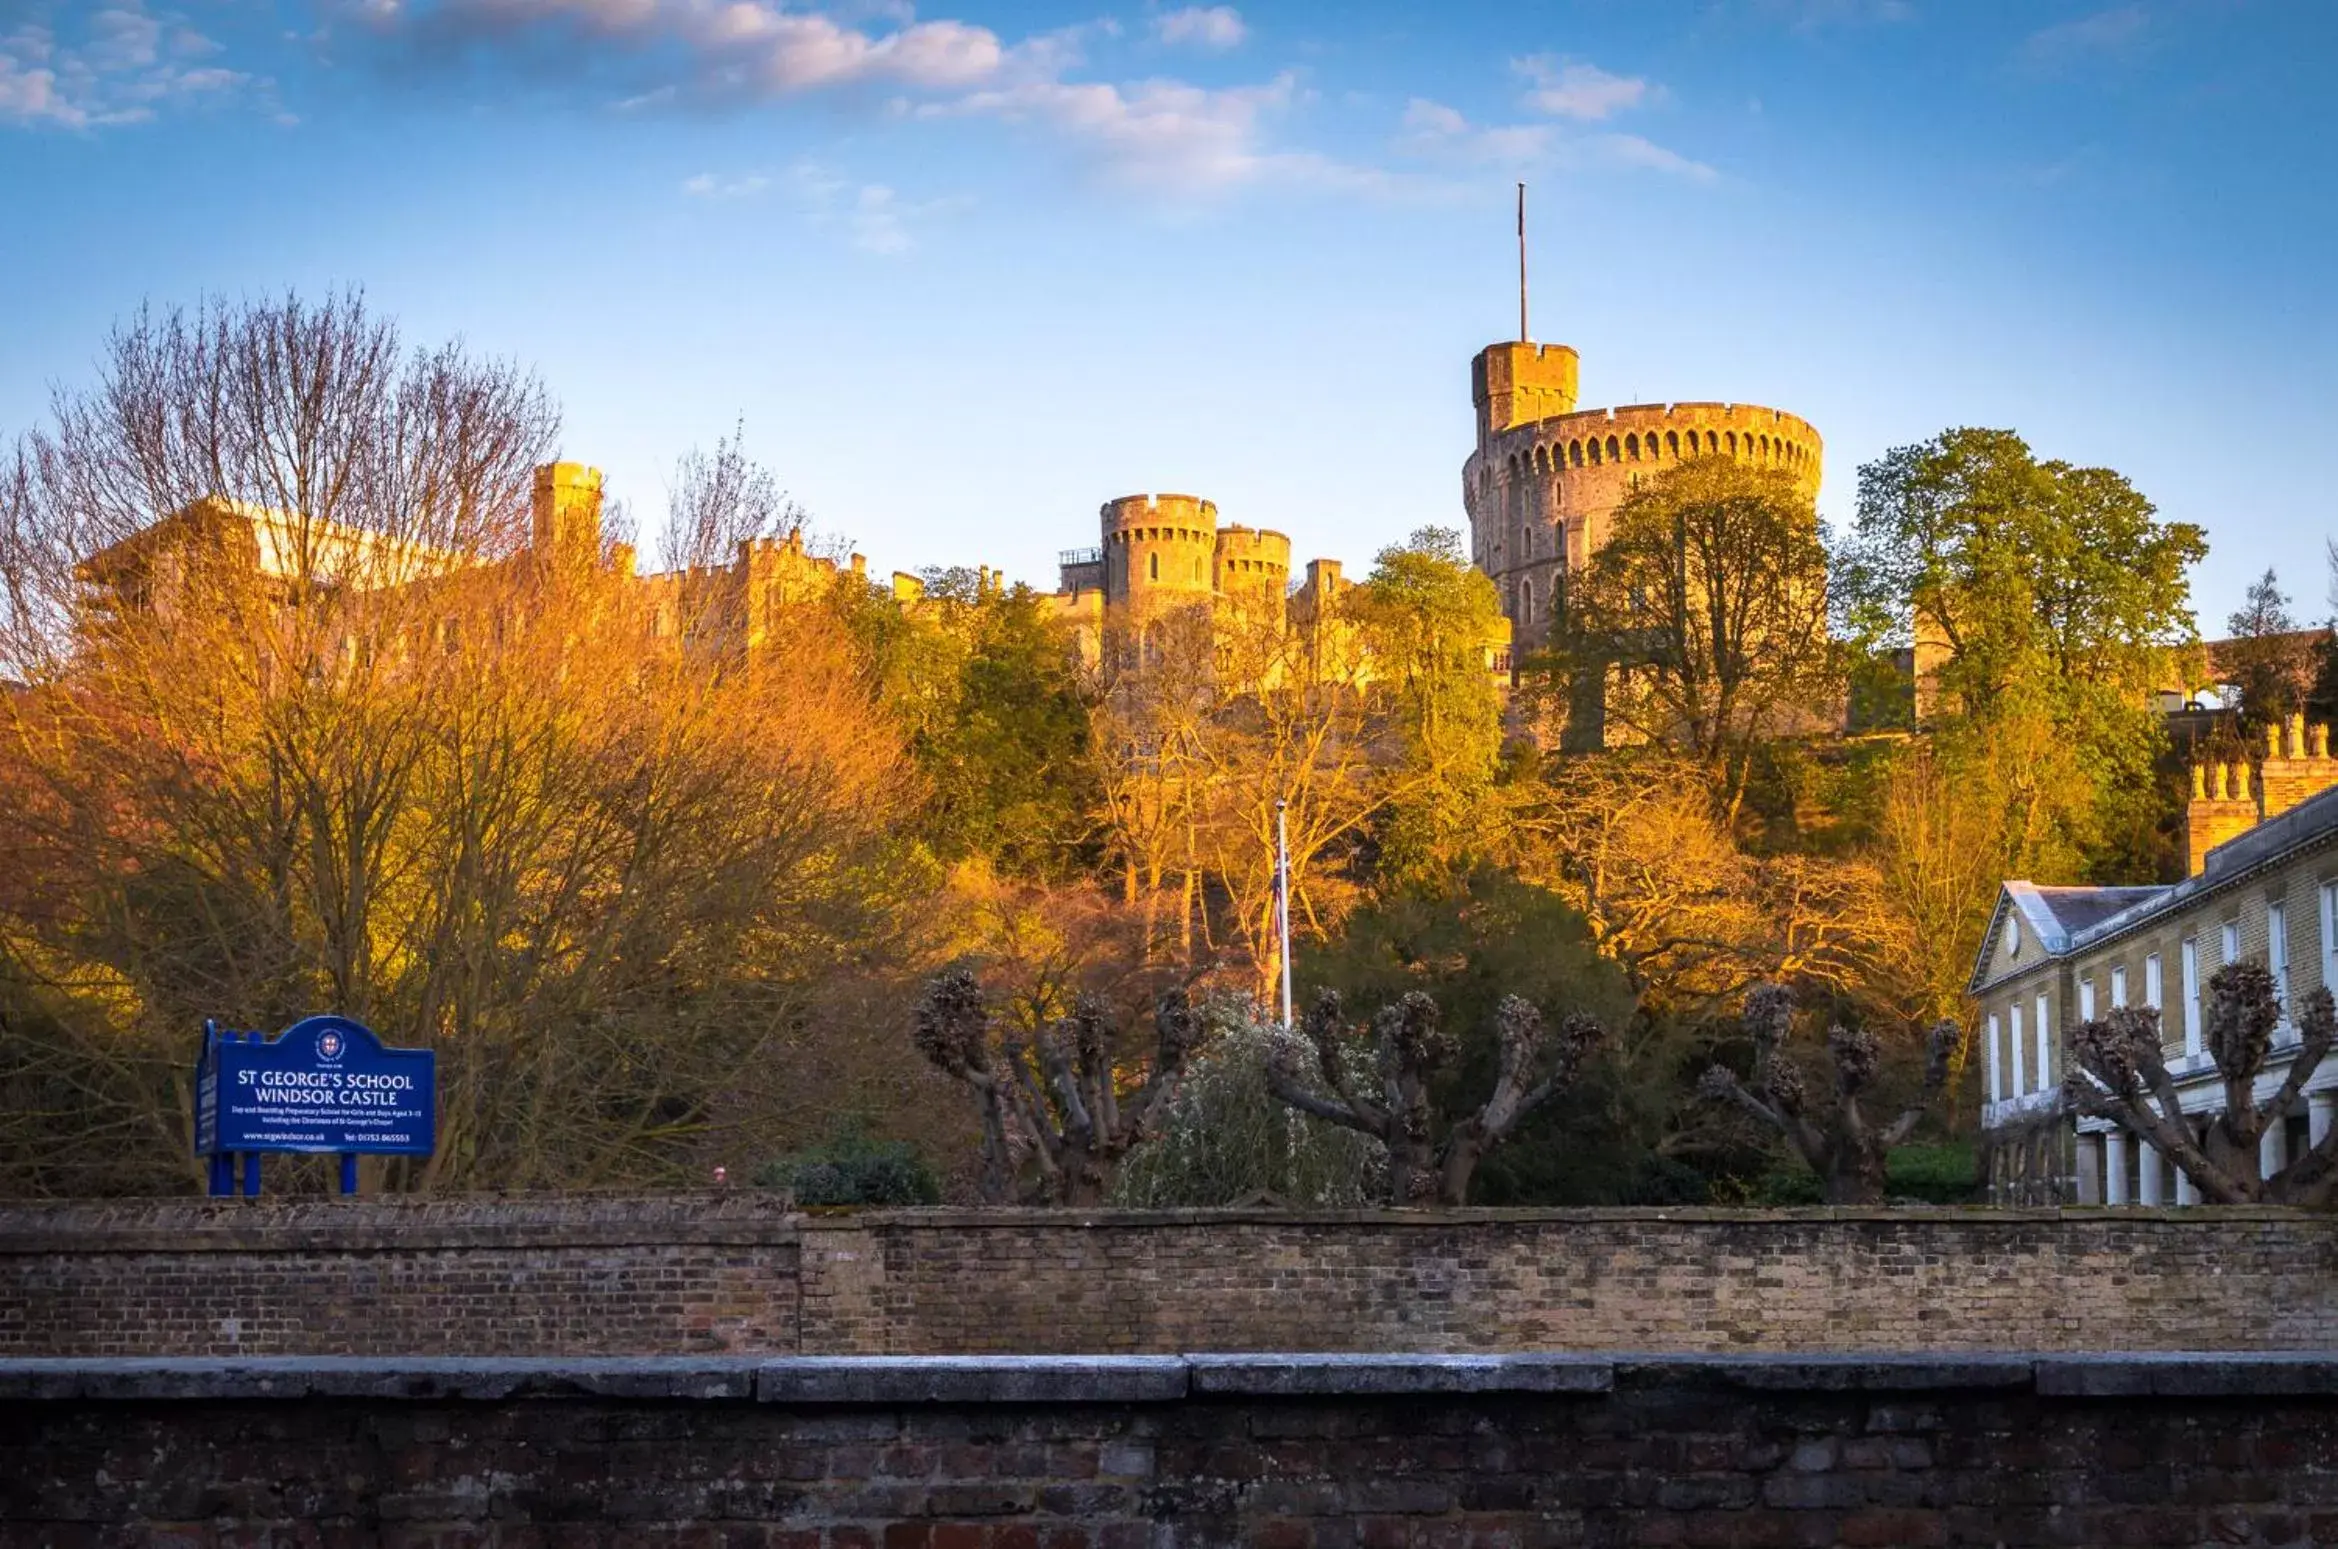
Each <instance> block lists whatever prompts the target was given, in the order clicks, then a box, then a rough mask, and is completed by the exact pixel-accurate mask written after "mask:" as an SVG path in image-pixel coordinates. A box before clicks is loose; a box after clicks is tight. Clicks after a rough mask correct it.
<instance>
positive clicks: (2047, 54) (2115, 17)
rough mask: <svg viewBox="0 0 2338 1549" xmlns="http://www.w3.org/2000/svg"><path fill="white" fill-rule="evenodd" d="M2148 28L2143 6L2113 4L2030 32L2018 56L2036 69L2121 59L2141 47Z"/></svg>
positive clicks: (2147, 16) (2147, 14)
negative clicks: (2104, 9) (2101, 9)
mask: <svg viewBox="0 0 2338 1549" xmlns="http://www.w3.org/2000/svg"><path fill="white" fill-rule="evenodd" d="M2150 30H2151V15H2150V13H2149V12H2147V11H2145V10H2144V9H2143V7H2142V6H2140V5H2119V6H2113V7H2111V8H2110V9H2109V10H2107V11H2096V12H2094V13H2092V14H2091V15H2087V16H2081V17H2078V18H2076V19H2074V20H2071V21H2066V22H2059V23H2057V24H2055V25H2054V26H2051V27H2044V28H2041V29H2039V30H2038V31H2036V32H2033V33H2031V34H2030V35H2029V37H2028V38H2026V39H2024V40H2023V42H2022V45H2021V51H2020V56H2019V58H2020V62H2021V63H2022V64H2025V65H2027V66H2029V67H2030V68H2032V69H2037V70H2059V69H2065V68H2068V67H2070V66H2073V65H2079V64H2084V63H2087V62H2089V61H2091V60H2098V59H2121V58H2125V57H2128V56H2130V55H2132V54H2134V53H2135V51H2136V50H2137V49H2139V48H2141V47H2142V46H2143V44H2144V42H2145V41H2146V38H2147V35H2148V34H2149V32H2150Z"/></svg>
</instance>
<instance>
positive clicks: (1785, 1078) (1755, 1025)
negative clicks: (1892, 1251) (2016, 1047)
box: [1700, 984, 1964, 1205]
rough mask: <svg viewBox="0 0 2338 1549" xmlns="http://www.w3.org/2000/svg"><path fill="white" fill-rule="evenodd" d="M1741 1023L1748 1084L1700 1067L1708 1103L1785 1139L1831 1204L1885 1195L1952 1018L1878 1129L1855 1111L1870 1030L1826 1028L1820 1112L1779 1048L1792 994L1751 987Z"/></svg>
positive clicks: (1950, 1045)
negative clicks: (1724, 1105) (1918, 1079)
mask: <svg viewBox="0 0 2338 1549" xmlns="http://www.w3.org/2000/svg"><path fill="white" fill-rule="evenodd" d="M1743 1021H1744V1024H1745V1030H1746V1032H1747V1033H1748V1034H1749V1035H1751V1037H1752V1039H1753V1045H1754V1061H1753V1074H1752V1077H1751V1079H1750V1080H1749V1081H1741V1080H1739V1079H1738V1076H1737V1073H1736V1072H1735V1071H1732V1070H1730V1069H1729V1068H1728V1067H1727V1066H1725V1065H1715V1066H1713V1067H1712V1068H1710V1069H1709V1070H1707V1071H1706V1072H1705V1076H1704V1080H1703V1081H1702V1083H1700V1091H1701V1092H1702V1094H1703V1095H1704V1096H1705V1097H1706V1098H1708V1099H1711V1100H1714V1101H1726V1102H1732V1103H1735V1104H1736V1105H1737V1106H1738V1107H1739V1108H1741V1109H1743V1110H1744V1111H1745V1112H1746V1113H1748V1114H1750V1115H1752V1116H1753V1118H1754V1119H1756V1120H1757V1121H1759V1122H1760V1123H1762V1124H1764V1125H1766V1126H1768V1127H1769V1128H1771V1129H1773V1130H1776V1131H1777V1132H1778V1133H1779V1134H1780V1135H1782V1136H1784V1137H1785V1139H1786V1143H1787V1144H1788V1145H1790V1146H1792V1147H1793V1148H1794V1150H1795V1153H1796V1154H1797V1155H1798V1156H1800V1157H1801V1158H1802V1160H1803V1161H1804V1162H1805V1163H1806V1164H1808V1166H1809V1167H1810V1170H1811V1171H1812V1172H1815V1173H1817V1174H1818V1175H1819V1179H1820V1181H1821V1183H1822V1184H1823V1185H1824V1186H1825V1189H1826V1199H1827V1203H1828V1204H1830V1205H1872V1204H1878V1203H1880V1202H1881V1201H1882V1199H1883V1197H1884V1181H1885V1171H1884V1169H1885V1161H1886V1158H1887V1157H1888V1156H1889V1155H1890V1152H1891V1149H1892V1147H1894V1146H1896V1145H1899V1144H1900V1143H1901V1142H1902V1141H1904V1140H1906V1139H1907V1138H1908V1136H1909V1135H1911V1134H1913V1133H1914V1132H1915V1128H1916V1126H1917V1124H1918V1123H1919V1122H1921V1121H1922V1119H1923V1117H1924V1114H1925V1111H1926V1110H1927V1109H1928V1108H1930V1107H1931V1106H1932V1103H1933V1101H1934V1099H1936V1098H1937V1097H1938V1096H1939V1095H1940V1090H1941V1088H1942V1087H1943V1086H1944V1085H1945V1084H1946V1083H1947V1080H1948V1072H1949V1067H1950V1064H1951V1062H1952V1060H1953V1058H1954V1056H1955V1053H1956V1050H1957V1048H1958V1046H1959V1045H1961V1044H1962V1043H1963V1041H1964V1034H1963V1030H1962V1029H1961V1028H1960V1027H1958V1025H1957V1024H1956V1023H1955V1022H1952V1021H1947V1020H1943V1021H1941V1022H1938V1023H1936V1024H1935V1025H1934V1026H1933V1029H1932V1033H1931V1036H1930V1037H1929V1038H1927V1039H1926V1040H1925V1060H1924V1079H1923V1084H1922V1086H1921V1087H1920V1088H1919V1089H1918V1092H1917V1095H1916V1097H1915V1099H1914V1100H1913V1101H1911V1102H1910V1103H1909V1104H1908V1106H1907V1107H1905V1108H1903V1109H1901V1110H1900V1113H1899V1116H1898V1117H1897V1118H1895V1119H1893V1120H1892V1121H1891V1122H1890V1123H1888V1124H1885V1125H1882V1126H1881V1127H1878V1126H1876V1125H1873V1124H1871V1123H1869V1122H1868V1119H1867V1116H1866V1115H1865V1113H1863V1112H1862V1111H1861V1109H1860V1105H1859V1098H1860V1094H1861V1093H1863V1092H1865V1091H1867V1090H1868V1089H1869V1088H1870V1087H1871V1086H1873V1085H1874V1083H1875V1074H1876V1069H1877V1067H1878V1065H1879V1064H1880V1063H1881V1053H1882V1050H1881V1047H1880V1045H1879V1043H1878V1041H1877V1039H1876V1036H1875V1034H1874V1033H1873V1032H1872V1031H1870V1030H1868V1029H1866V1028H1864V1027H1862V1028H1849V1027H1842V1026H1837V1027H1834V1028H1832V1029H1830V1030H1829V1031H1828V1033H1827V1056H1828V1058H1829V1060H1830V1061H1832V1063H1833V1065H1834V1092H1833V1095H1832V1100H1831V1101H1830V1102H1829V1103H1828V1104H1827V1105H1826V1107H1825V1108H1824V1109H1823V1110H1822V1109H1817V1108H1814V1107H1813V1106H1812V1105H1811V1102H1810V1097H1809V1091H1808V1088H1807V1087H1806V1085H1805V1084H1804V1081H1803V1077H1802V1071H1801V1068H1800V1067H1799V1066H1797V1065H1796V1064H1795V1063H1794V1061H1793V1059H1792V1058H1791V1057H1790V1056H1788V1055H1787V1054H1786V1052H1785V1050H1784V1047H1783V1046H1784V1044H1785V1041H1786V1035H1787V1033H1788V1032H1789V1031H1790V1030H1791V1029H1792V1027H1793V1025H1794V992H1793V991H1792V990H1789V989H1788V988H1786V986H1784V985H1782V984H1765V985H1761V986H1759V987H1757V988H1756V989H1754V990H1753V991H1752V992H1751V993H1749V994H1748V995H1747V996H1746V998H1745V1011H1744V1014H1743Z"/></svg>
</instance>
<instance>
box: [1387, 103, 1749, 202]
mask: <svg viewBox="0 0 2338 1549" xmlns="http://www.w3.org/2000/svg"><path fill="white" fill-rule="evenodd" d="M1397 145H1398V147H1399V148H1400V149H1402V150H1405V151H1407V152H1409V153H1411V154H1413V155H1415V156H1421V157H1427V158H1431V159H1435V160H1442V161H1449V162H1460V163H1464V164H1468V165H1473V166H1500V167H1505V168H1509V169H1512V170H1516V171H1524V170H1527V169H1529V168H1533V167H1595V166H1609V167H1625V168H1633V169H1638V170H1643V171H1650V172H1661V173H1664V174H1666V175H1668V176H1672V177H1682V178H1687V179H1689V180H1690V181H1692V182H1699V183H1704V182H1711V181H1712V180H1713V179H1715V178H1716V177H1718V176H1719V174H1718V173H1716V172H1715V171H1714V170H1713V169H1712V168H1711V167H1708V166H1706V165H1705V164H1704V163H1703V162H1701V161H1695V160H1692V159H1691V158H1689V157H1687V156H1683V155H1681V154H1680V153H1679V152H1678V151H1673V150H1668V149H1666V148H1665V147H1664V146H1661V145H1658V144H1656V143H1655V142H1654V141H1652V140H1649V139H1646V138H1644V137H1643V136H1640V135H1636V134H1617V133H1614V132H1604V133H1599V134H1583V133H1580V132H1577V131H1570V130H1565V129H1562V128H1561V127H1560V126H1559V125H1557V124H1474V123H1472V122H1470V120H1469V118H1468V116H1467V115H1465V114H1463V113H1462V112H1461V111H1460V110H1459V109H1457V108H1453V107H1449V106H1447V105H1446V104H1444V103H1442V102H1432V101H1430V100H1429V99H1427V98H1425V97H1415V98H1414V99H1413V100H1412V102H1411V104H1410V105H1408V106H1407V107H1406V108H1405V112H1404V121H1403V127H1402V132H1401V133H1400V134H1399V136H1398V139H1397Z"/></svg>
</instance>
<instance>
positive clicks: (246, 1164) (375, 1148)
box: [195, 1016, 438, 1195]
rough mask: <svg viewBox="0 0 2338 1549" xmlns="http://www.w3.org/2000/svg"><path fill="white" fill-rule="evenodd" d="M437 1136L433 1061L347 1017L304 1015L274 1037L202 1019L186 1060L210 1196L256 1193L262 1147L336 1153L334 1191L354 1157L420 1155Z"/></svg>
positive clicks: (352, 1185)
mask: <svg viewBox="0 0 2338 1549" xmlns="http://www.w3.org/2000/svg"><path fill="white" fill-rule="evenodd" d="M437 1138H438V1057H437V1055H435V1054H433V1053H432V1052H431V1051H430V1050H428V1049H393V1048H390V1047H388V1046H386V1045H385V1044H383V1042H382V1041H381V1040H380V1039H379V1038H377V1037H375V1036H374V1035H373V1032H372V1030H371V1029H369V1028H367V1027H365V1026H364V1025H362V1024H360V1023H357V1022H352V1021H351V1020H349V1018H347V1017H337V1016H321V1017H308V1018H305V1019H304V1020H302V1021H299V1022H295V1023H293V1024H292V1026H290V1027H288V1028H286V1029H285V1030H284V1031H283V1032H282V1033H280V1034H278V1035H277V1036H276V1037H274V1038H270V1037H267V1036H266V1035H265V1034H262V1033H239V1032H233V1031H230V1030H226V1029H223V1028H221V1027H220V1026H219V1025H218V1024H216V1023H214V1022H205V1023H204V1024H203V1047H202V1051H201V1052H200V1053H199V1054H198V1055H197V1056H196V1059H195V1154H196V1155H197V1156H202V1157H208V1158H210V1184H211V1192H212V1193H213V1194H216V1195H228V1194H233V1193H235V1191H236V1171H237V1168H236V1159H237V1158H238V1157H241V1158H242V1160H243V1167H242V1172H243V1192H244V1193H245V1194H247V1195H253V1194H257V1193H259V1192H260V1157H261V1155H262V1154H263V1153H265V1152H269V1151H290V1152H307V1153H320V1152H321V1153H330V1154H338V1155H339V1156H340V1158H341V1192H342V1193H344V1194H354V1193H356V1192H357V1158H358V1157H359V1156H361V1155H371V1156H428V1155H430V1153H431V1151H432V1149H433V1148H434V1146H435V1144H436V1142H437Z"/></svg>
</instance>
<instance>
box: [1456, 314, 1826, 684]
mask: <svg viewBox="0 0 2338 1549" xmlns="http://www.w3.org/2000/svg"><path fill="white" fill-rule="evenodd" d="M1579 366H1580V361H1579V360H1578V358H1577V356H1576V354H1575V351H1574V350H1572V349H1570V348H1569V347H1567V346H1566V345H1564V344H1534V343H1530V342H1528V341H1526V340H1523V339H1522V340H1518V341H1516V342H1513V343H1507V344H1490V345H1488V346H1486V347H1485V348H1484V349H1482V350H1480V351H1478V354H1477V358H1476V359H1475V360H1473V361H1471V362H1470V368H1469V369H1470V397H1471V399H1472V400H1473V401H1474V402H1475V403H1476V405H1477V449H1476V450H1475V451H1473V452H1471V453H1470V455H1469V457H1468V459H1467V460H1466V461H1464V462H1463V463H1462V465H1461V500H1462V505H1463V506H1464V507H1465V508H1466V509H1467V511H1468V512H1469V533H1470V554H1471V557H1472V558H1473V559H1474V560H1475V561H1476V563H1477V567H1478V568H1479V569H1480V570H1482V571H1484V572H1485V573H1486V574H1487V575H1488V576H1490V577H1492V578H1493V582H1494V585H1495V587H1496V588H1497V589H1498V590H1499V591H1500V592H1501V594H1502V611H1503V612H1504V613H1505V614H1506V615H1508V616H1509V619H1510V622H1511V625H1512V628H1513V630H1514V638H1515V639H1516V642H1517V648H1518V649H1519V650H1520V651H1529V650H1532V649H1534V648H1535V647H1537V646H1539V645H1542V644H1543V643H1544V642H1545V641H1546V640H1548V638H1549V635H1550V630H1551V627H1552V623H1553V620H1554V619H1555V618H1560V617H1563V616H1564V609H1565V607H1566V590H1567V575H1568V572H1569V571H1571V570H1577V569H1580V568H1581V567H1582V566H1584V565H1585V564H1587V563H1589V562H1590V559H1591V556H1592V555H1593V554H1594V553H1596V552H1598V550H1599V546H1600V545H1601V544H1602V543H1605V542H1606V541H1607V528H1608V521H1609V519H1610V518H1611V517H1612V516H1613V514H1614V512H1615V508H1616V507H1617V506H1618V505H1620V504H1622V503H1623V499H1624V497H1625V496H1626V495H1627V494H1629V493H1631V491H1632V489H1633V488H1634V487H1635V486H1636V485H1638V483H1639V482H1640V480H1641V479H1642V478H1643V477H1647V476H1650V475H1653V474H1656V473H1659V472H1661V471H1663V470H1664V469H1666V468H1669V467H1671V466H1673V465H1674V464H1676V463H1679V462H1681V461H1682V460H1684V459H1686V458H1692V457H1730V458H1735V459H1737V460H1739V461H1742V462H1748V463H1755V464H1759V465H1761V466H1764V467H1771V468H1783V469H1785V470H1786V471H1788V472H1789V473H1791V474H1793V475H1794V477H1795V479H1796V480H1797V481H1798V482H1799V483H1800V484H1801V485H1802V487H1803V488H1804V489H1805V490H1806V491H1808V492H1809V493H1810V494H1812V495H1814V496H1815V495H1816V494H1817V493H1818V481H1819V467H1820V460H1821V455H1822V454H1821V442H1820V440H1819V434H1818V431H1817V430H1816V429H1814V428H1813V427H1812V426H1811V424H1810V423H1809V422H1808V421H1807V420H1804V419H1800V418H1798V417H1797V416H1795V415H1792V414H1788V413H1787V412H1785V411H1784V410H1783V409H1765V408H1762V407H1760V406H1758V405H1755V404H1744V403H1735V404H1731V403H1672V404H1661V403H1643V404H1630V405H1626V406H1625V407H1623V408H1619V409H1577V408H1576V407H1575V401H1576V378H1577V374H1578V370H1579Z"/></svg>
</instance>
